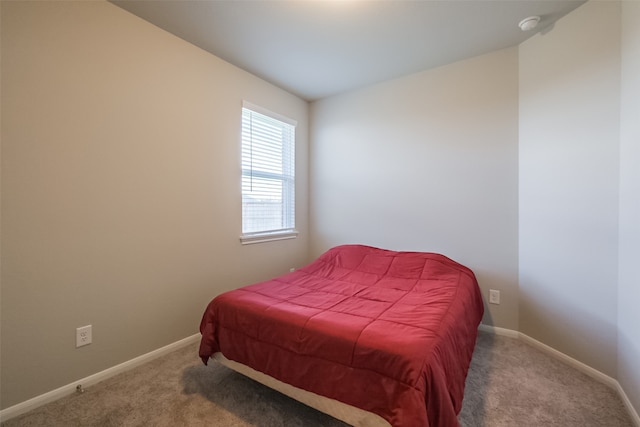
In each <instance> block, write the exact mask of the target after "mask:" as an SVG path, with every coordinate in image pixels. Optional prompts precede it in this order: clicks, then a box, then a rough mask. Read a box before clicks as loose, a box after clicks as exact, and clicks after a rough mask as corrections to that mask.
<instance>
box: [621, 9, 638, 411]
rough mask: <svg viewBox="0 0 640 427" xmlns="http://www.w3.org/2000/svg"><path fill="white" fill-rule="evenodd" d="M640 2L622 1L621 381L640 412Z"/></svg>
mask: <svg viewBox="0 0 640 427" xmlns="http://www.w3.org/2000/svg"><path fill="white" fill-rule="evenodd" d="M639 21H640V2H631V1H626V2H623V3H622V50H621V52H622V85H621V91H620V92H621V106H622V109H621V127H620V129H621V132H620V250H619V255H620V273H619V274H620V277H619V283H620V285H619V289H618V327H619V329H618V381H619V382H620V384H621V385H622V387H623V388H624V389H625V391H626V393H627V396H629V399H630V400H631V402H632V404H633V405H634V407H635V408H636V410H637V411H638V412H640V362H639V361H640V310H639V309H638V303H640V269H639V268H638V262H639V261H640V167H639V165H640V25H638V22H639Z"/></svg>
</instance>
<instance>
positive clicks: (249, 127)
mask: <svg viewBox="0 0 640 427" xmlns="http://www.w3.org/2000/svg"><path fill="white" fill-rule="evenodd" d="M295 126H296V122H295V121H293V120H290V119H288V118H285V117H282V116H279V115H277V114H275V113H271V112H269V111H266V110H264V109H262V108H260V107H257V106H255V105H252V104H249V103H247V102H245V103H243V108H242V240H243V242H244V243H253V242H257V241H264V240H273V239H276V238H289V237H295V235H296V234H297V232H296V231H295Z"/></svg>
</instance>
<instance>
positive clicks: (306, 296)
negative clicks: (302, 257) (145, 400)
mask: <svg viewBox="0 0 640 427" xmlns="http://www.w3.org/2000/svg"><path fill="white" fill-rule="evenodd" d="M483 311H484V308H483V303H482V299H481V296H480V291H479V289H478V284H477V282H476V278H475V276H474V274H473V272H472V271H471V270H469V269H468V268H466V267H464V266H462V265H460V264H458V263H456V262H454V261H452V260H451V259H449V258H447V257H445V256H443V255H438V254H433V253H423V252H393V251H387V250H383V249H377V248H372V247H368V246H360V245H345V246H338V247H335V248H333V249H331V250H329V251H328V252H326V253H324V254H323V255H322V256H320V257H319V258H318V259H317V260H316V261H314V262H312V263H311V264H309V265H307V266H305V267H303V268H300V269H299V270H297V271H295V272H293V273H289V274H286V275H283V276H280V277H277V278H275V279H273V280H269V281H266V282H262V283H257V284H255V285H251V286H247V287H244V288H240V289H237V290H233V291H230V292H227V293H224V294H222V295H219V296H218V297H216V298H215V299H214V300H213V301H211V303H210V304H209V306H208V307H207V309H206V311H205V313H204V316H203V318H202V323H201V325H200V332H201V333H202V341H201V344H200V357H201V358H202V360H203V361H204V363H205V364H206V363H207V361H208V359H209V357H211V355H212V354H213V353H215V352H218V351H221V352H222V353H223V354H224V355H225V356H226V357H227V358H228V359H231V360H235V361H237V362H240V363H243V364H245V365H247V366H250V367H252V368H254V369H256V370H258V371H260V372H263V373H265V374H267V375H270V376H272V377H274V378H277V379H279V380H281V381H283V382H286V383H288V384H291V385H293V386H296V387H298V388H302V389H305V390H308V391H311V392H314V393H316V394H319V395H322V396H325V397H329V398H333V399H336V400H339V401H342V402H344V403H347V404H349V405H352V406H355V407H358V408H361V409H364V410H366V411H369V412H373V413H376V414H378V415H380V416H381V417H383V418H384V419H386V420H387V421H389V423H390V424H391V425H392V426H394V427H408V426H421V427H424V426H431V427H435V426H444V427H451V426H458V420H457V414H458V413H459V412H460V409H461V406H462V398H463V394H464V383H465V378H466V375H467V371H468V368H469V363H470V361H471V355H472V353H473V348H474V346H475V340H476V335H477V328H478V324H479V323H480V320H481V318H482V314H483Z"/></svg>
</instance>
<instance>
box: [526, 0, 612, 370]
mask: <svg viewBox="0 0 640 427" xmlns="http://www.w3.org/2000/svg"><path fill="white" fill-rule="evenodd" d="M519 52H520V67H519V70H520V124H519V127H520V128H519V132H520V162H519V165H520V190H519V197H520V235H519V238H520V272H519V274H520V331H521V332H523V333H525V334H527V335H529V336H531V337H533V338H535V339H537V340H539V341H542V342H544V343H545V344H547V345H550V346H551V347H553V348H555V349H557V350H559V351H561V352H563V353H565V354H567V355H569V356H572V357H574V358H576V359H578V360H581V361H582V362H584V363H586V364H588V365H590V366H592V367H593V368H595V369H598V370H600V371H601V372H604V373H605V374H607V375H610V376H612V377H616V375H617V371H616V359H617V350H616V349H617V338H616V336H617V304H618V297H617V286H618V284H617V283H618V275H617V271H618V256H617V255H618V178H619V176H618V165H619V126H620V4H619V3H617V2H589V3H586V4H585V5H583V6H581V7H579V8H578V9H576V10H575V11H574V12H572V13H571V14H569V15H567V16H565V17H564V18H562V19H561V20H560V21H558V22H557V24H556V25H555V28H554V29H553V30H552V31H550V32H548V33H547V34H538V35H536V36H534V37H533V38H531V39H529V40H527V41H526V42H524V43H523V44H521V45H520V48H519Z"/></svg>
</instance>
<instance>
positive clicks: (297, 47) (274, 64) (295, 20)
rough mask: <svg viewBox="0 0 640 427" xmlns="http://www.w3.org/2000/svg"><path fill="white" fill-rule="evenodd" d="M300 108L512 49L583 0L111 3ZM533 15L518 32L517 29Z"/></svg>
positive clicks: (129, 0)
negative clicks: (530, 26)
mask: <svg viewBox="0 0 640 427" xmlns="http://www.w3.org/2000/svg"><path fill="white" fill-rule="evenodd" d="M111 2H112V3H114V4H116V5H117V6H120V7H121V8H123V9H125V10H128V11H129V12H131V13H133V14H135V15H137V16H139V17H141V18H143V19H145V20H147V21H149V22H151V23H152V24H155V25H156V26H158V27H160V28H163V29H165V30H166V31H169V32H170V33H173V34H175V35H176V36H178V37H181V38H183V39H184V40H187V41H188V42H190V43H193V44H194V45H196V46H199V47H200V48H202V49H204V50H207V51H209V52H211V53H213V54H214V55H216V56H218V57H219V58H222V59H224V60H226V61H228V62H230V63H232V64H234V65H236V66H238V67H240V68H242V69H244V70H246V71H249V72H250V73H252V74H255V75H257V76H259V77H261V78H263V79H264V80H267V81H269V82H271V83H273V84H275V85H277V86H279V87H281V88H283V89H286V90H288V91H289V92H291V93H294V94H296V95H298V96H300V97H301V98H304V99H306V100H309V101H313V100H316V99H320V98H324V97H327V96H330V95H335V94H338V93H341V92H345V91H348V90H352V89H356V88H359V87H363V86H366V85H370V84H374V83H378V82H381V81H384V80H389V79H393V78H397V77H401V76H404V75H408V74H412V73H415V72H418V71H422V70H425V69H429V68H434V67H438V66H441V65H444V64H448V63H452V62H455V61H458V60H461V59H465V58H469V57H473V56H477V55H481V54H484V53H487V52H491V51H494V50H497V49H503V48H506V47H510V46H515V45H518V44H519V43H521V42H523V41H524V40H526V39H527V38H529V37H531V36H532V35H534V34H535V33H536V32H543V33H544V32H546V31H549V30H550V29H551V28H552V27H553V23H554V22H555V21H556V20H557V19H559V18H560V17H562V16H564V15H566V14H567V13H569V12H570V11H572V10H573V9H575V8H577V7H578V6H580V5H581V4H583V3H584V1H583V0H467V1H465V0H422V1H420V0H413V1H408V0H279V1H275V0H259V1H250V0H225V1H223V0H209V1H195V0H175V1H174V0H165V1H157V0H156V1H151V0H147V1H141V0H111ZM530 15H539V16H540V17H541V20H540V24H539V25H538V27H537V28H536V29H535V30H533V31H530V32H522V31H521V30H520V29H519V28H518V23H519V22H520V20H522V19H523V18H526V17H528V16H530Z"/></svg>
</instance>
